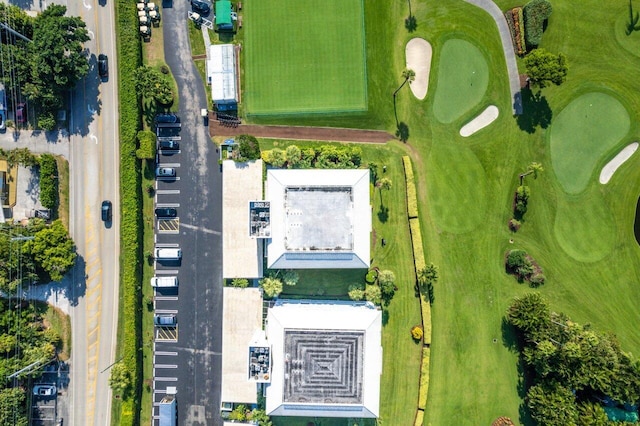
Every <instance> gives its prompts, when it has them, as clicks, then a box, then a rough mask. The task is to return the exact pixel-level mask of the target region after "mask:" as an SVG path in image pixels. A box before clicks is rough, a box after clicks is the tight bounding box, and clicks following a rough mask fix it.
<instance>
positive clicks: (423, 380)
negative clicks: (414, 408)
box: [418, 347, 431, 410]
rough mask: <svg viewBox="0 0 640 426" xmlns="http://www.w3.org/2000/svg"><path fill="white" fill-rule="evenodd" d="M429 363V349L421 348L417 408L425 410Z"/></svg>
mask: <svg viewBox="0 0 640 426" xmlns="http://www.w3.org/2000/svg"><path fill="white" fill-rule="evenodd" d="M430 361H431V348H427V347H424V348H422V365H421V366H420V390H419V391H418V408H419V409H421V410H424V409H426V408H427V393H428V391H429V362H430Z"/></svg>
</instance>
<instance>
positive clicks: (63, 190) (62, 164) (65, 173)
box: [55, 155, 69, 229]
mask: <svg viewBox="0 0 640 426" xmlns="http://www.w3.org/2000/svg"><path fill="white" fill-rule="evenodd" d="M55 158H56V163H57V165H58V215H57V216H58V219H60V220H62V223H63V224H64V227H65V228H66V229H69V162H68V161H67V160H65V159H64V157H61V156H59V155H56V156H55Z"/></svg>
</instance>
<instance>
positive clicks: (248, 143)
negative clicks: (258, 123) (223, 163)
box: [234, 135, 260, 162]
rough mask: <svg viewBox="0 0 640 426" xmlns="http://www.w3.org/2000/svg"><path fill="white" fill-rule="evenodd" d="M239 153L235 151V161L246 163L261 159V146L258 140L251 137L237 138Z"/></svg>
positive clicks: (241, 136) (242, 136)
mask: <svg viewBox="0 0 640 426" xmlns="http://www.w3.org/2000/svg"><path fill="white" fill-rule="evenodd" d="M236 142H237V143H238V149H237V151H234V154H235V156H234V160H235V161H240V162H245V161H251V160H257V159H259V158H260V144H259V143H258V139H256V138H255V137H254V136H251V135H240V136H238V137H237V138H236Z"/></svg>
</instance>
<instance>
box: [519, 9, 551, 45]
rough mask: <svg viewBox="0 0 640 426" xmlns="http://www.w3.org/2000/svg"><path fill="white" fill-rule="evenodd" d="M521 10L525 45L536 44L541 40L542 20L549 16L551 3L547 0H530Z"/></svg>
mask: <svg viewBox="0 0 640 426" xmlns="http://www.w3.org/2000/svg"><path fill="white" fill-rule="evenodd" d="M523 12H524V29H525V31H524V33H525V38H526V40H527V45H529V46H538V45H539V44H540V41H542V32H543V31H544V22H545V21H546V20H547V19H549V16H551V12H552V7H551V3H549V2H548V1H547V0H531V1H530V2H529V3H527V4H525V5H524V9H523Z"/></svg>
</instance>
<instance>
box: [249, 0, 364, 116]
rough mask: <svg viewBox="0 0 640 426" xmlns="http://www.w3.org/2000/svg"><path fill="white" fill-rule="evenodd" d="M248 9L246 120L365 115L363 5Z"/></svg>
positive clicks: (276, 4)
mask: <svg viewBox="0 0 640 426" xmlns="http://www.w3.org/2000/svg"><path fill="white" fill-rule="evenodd" d="M247 3H248V4H246V5H245V7H244V15H245V16H244V21H245V23H246V25H245V27H244V28H245V29H244V31H246V34H245V44H244V46H243V50H244V52H243V53H244V60H245V70H246V72H245V81H244V101H245V103H246V109H247V114H250V115H277V114H309V113H328V112H342V111H364V110H366V108H367V82H366V60H365V48H364V37H365V34H364V7H363V3H362V0H325V1H323V2H314V1H310V0H296V1H287V0H270V1H253V2H247Z"/></svg>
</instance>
